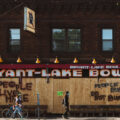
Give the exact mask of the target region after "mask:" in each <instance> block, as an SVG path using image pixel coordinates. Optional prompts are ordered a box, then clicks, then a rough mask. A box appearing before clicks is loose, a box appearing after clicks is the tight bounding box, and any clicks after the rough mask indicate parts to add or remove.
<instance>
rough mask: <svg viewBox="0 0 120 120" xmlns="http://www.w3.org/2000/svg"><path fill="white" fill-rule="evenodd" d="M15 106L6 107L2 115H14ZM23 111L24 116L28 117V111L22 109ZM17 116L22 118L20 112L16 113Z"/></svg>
mask: <svg viewBox="0 0 120 120" xmlns="http://www.w3.org/2000/svg"><path fill="white" fill-rule="evenodd" d="M13 112H14V110H13V107H12V106H11V107H10V108H5V109H4V110H3V111H2V117H4V118H10V117H13ZM21 113H22V116H23V117H24V118H27V117H28V111H25V110H21ZM15 117H16V118H20V115H19V114H18V112H17V113H16V114H15Z"/></svg>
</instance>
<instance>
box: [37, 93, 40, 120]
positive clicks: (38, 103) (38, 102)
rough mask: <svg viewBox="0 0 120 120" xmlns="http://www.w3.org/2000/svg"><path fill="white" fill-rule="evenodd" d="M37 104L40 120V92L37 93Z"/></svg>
mask: <svg viewBox="0 0 120 120" xmlns="http://www.w3.org/2000/svg"><path fill="white" fill-rule="evenodd" d="M37 105H38V120H40V101H39V93H37Z"/></svg>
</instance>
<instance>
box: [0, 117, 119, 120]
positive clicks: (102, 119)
mask: <svg viewBox="0 0 120 120" xmlns="http://www.w3.org/2000/svg"><path fill="white" fill-rule="evenodd" d="M0 120H65V119H63V118H57V117H56V118H40V119H30V118H28V119H24V118H23V119H20V118H16V119H12V118H0ZM66 120H67V119H66ZM68 120H120V118H118V117H84V118H81V117H80V118H79V117H70V118H69V119H68Z"/></svg>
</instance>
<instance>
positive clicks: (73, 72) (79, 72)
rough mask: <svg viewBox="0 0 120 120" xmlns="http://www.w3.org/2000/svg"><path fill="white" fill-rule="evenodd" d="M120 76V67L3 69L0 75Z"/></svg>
mask: <svg viewBox="0 0 120 120" xmlns="http://www.w3.org/2000/svg"><path fill="white" fill-rule="evenodd" d="M20 76H22V77H38V78H39V77H58V78H64V77H78V78H79V77H120V69H100V70H99V69H89V70H88V69H50V68H49V69H40V68H37V69H1V70H0V77H1V78H2V77H7V78H9V77H13V78H15V77H20Z"/></svg>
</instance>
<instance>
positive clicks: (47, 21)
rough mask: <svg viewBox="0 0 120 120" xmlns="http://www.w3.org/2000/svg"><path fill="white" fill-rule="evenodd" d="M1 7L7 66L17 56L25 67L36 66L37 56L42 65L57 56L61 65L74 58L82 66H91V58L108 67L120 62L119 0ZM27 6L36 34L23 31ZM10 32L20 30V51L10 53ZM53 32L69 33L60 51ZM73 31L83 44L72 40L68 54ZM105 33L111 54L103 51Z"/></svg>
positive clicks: (18, 3) (2, 51)
mask: <svg viewBox="0 0 120 120" xmlns="http://www.w3.org/2000/svg"><path fill="white" fill-rule="evenodd" d="M1 4H3V5H2V6H4V9H3V7H1V15H0V36H1V39H0V43H1V44H0V55H1V56H2V57H3V58H4V61H5V62H15V61H16V59H17V57H18V56H20V57H21V58H22V59H23V61H24V62H25V63H29V62H33V63H34V61H35V59H36V57H37V56H39V58H40V60H41V61H42V62H43V63H50V62H53V60H54V58H55V57H56V56H57V57H58V58H59V60H60V61H61V63H72V61H73V59H74V57H77V58H78V59H79V63H91V60H92V58H96V60H97V61H98V63H108V62H109V61H110V59H111V58H112V57H115V59H116V61H117V62H119V58H120V56H119V44H120V42H119V37H120V35H119V27H120V23H119V19H120V17H119V12H118V11H119V9H120V3H119V0H116V1H114V0H111V1H108V0H102V1H101V0H100V1H97V2H96V1H95V0H92V1H88V0H84V1H83V0H79V1H77V0H75V1H73V0H70V1H65V0H57V1H56V0H49V1H47V0H45V1H39V0H36V1H32V0H29V1H27V0H26V1H22V0H17V1H12V2H6V1H3V2H2V3H1ZM25 6H28V7H29V8H31V9H33V10H35V13H36V33H35V34H33V33H31V32H27V31H24V29H23V26H24V7H25ZM11 28H18V29H20V46H19V51H17V50H13V51H12V52H11V50H10V49H9V48H10V47H9V44H10V29H11ZM54 29H57V30H65V31H66V32H65V33H64V34H65V36H64V37H65V38H64V41H63V42H61V43H59V42H58V44H59V45H58V46H59V47H60V49H59V50H58V49H56V50H54V48H53V47H54V45H53V39H54V38H53V31H54ZM70 29H72V30H74V29H75V30H76V29H77V30H80V32H79V34H80V36H78V37H80V38H78V39H80V41H79V40H78V43H77V42H76V41H77V40H76V41H74V40H73V41H72V40H71V44H73V46H72V45H71V48H70V50H69V44H70V42H69V40H68V37H70V36H67V35H69V34H68V31H69V30H70ZM102 30H103V31H104V30H108V32H109V33H110V32H111V33H110V34H111V35H110V36H111V38H110V41H109V40H108V41H109V42H108V44H109V45H110V46H111V47H112V49H111V50H103V46H104V47H105V46H106V44H107V43H105V44H104V43H103V41H104V40H103V39H102V34H105V33H102ZM66 34H67V35H66ZM75 34H76V33H73V36H72V37H73V39H76V38H74V35H75ZM72 37H71V38H72ZM60 39H61V38H60ZM66 41H67V42H66ZM72 42H73V43H72ZM106 42H107V41H106ZM76 44H77V45H76ZM103 44H104V45H103ZM109 45H108V47H109ZM58 46H56V47H58ZM76 47H78V49H76ZM17 48H18V47H17ZM105 49H108V48H105Z"/></svg>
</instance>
